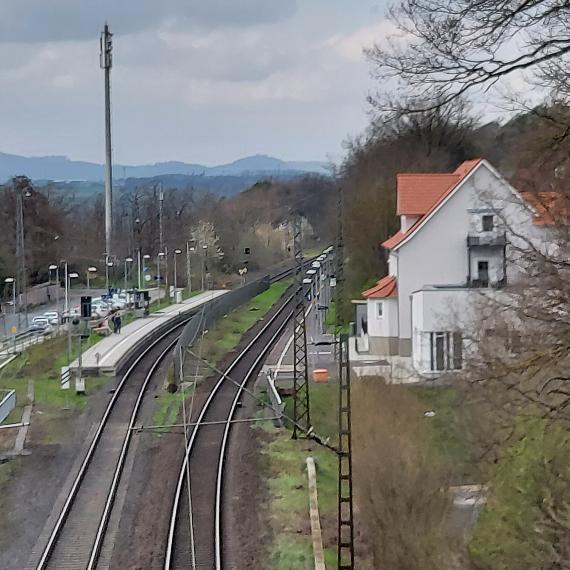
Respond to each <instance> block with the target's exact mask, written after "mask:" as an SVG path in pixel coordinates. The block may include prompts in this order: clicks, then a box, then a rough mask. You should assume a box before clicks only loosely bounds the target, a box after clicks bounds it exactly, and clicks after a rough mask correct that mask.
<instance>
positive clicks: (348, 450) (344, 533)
mask: <svg viewBox="0 0 570 570" xmlns="http://www.w3.org/2000/svg"><path fill="white" fill-rule="evenodd" d="M339 342H340V344H339V409H338V542H337V561H338V570H354V512H353V501H352V422H351V412H350V361H349V355H348V335H347V334H346V333H342V334H341V335H340V340H339Z"/></svg>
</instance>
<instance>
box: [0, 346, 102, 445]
mask: <svg viewBox="0 0 570 570" xmlns="http://www.w3.org/2000/svg"><path fill="white" fill-rule="evenodd" d="M98 340H99V338H98V337H96V336H95V335H92V337H91V338H90V339H89V340H84V341H83V350H86V349H87V347H88V346H91V345H93V344H95V343H96V342H97V341H98ZM73 341H74V343H73V351H72V360H73V359H74V358H76V357H77V355H78V352H79V347H78V344H77V339H73ZM66 353H67V337H66V336H59V337H55V338H51V339H46V340H45V341H44V342H42V343H40V344H36V345H33V346H31V347H30V348H28V349H26V350H25V351H24V352H23V353H22V354H21V355H19V356H18V357H17V358H16V359H15V360H13V361H12V362H11V363H10V364H8V365H7V366H6V367H5V368H4V369H3V370H2V373H1V374H0V388H2V389H15V390H16V408H15V409H14V410H13V411H12V413H11V414H10V416H8V418H7V420H6V423H15V422H19V421H21V418H22V411H23V408H24V406H25V405H26V404H27V403H28V396H27V393H28V383H29V381H30V380H31V381H33V385H34V410H35V412H36V413H37V412H41V414H40V415H41V418H42V421H43V420H46V421H47V420H49V425H50V426H52V427H53V430H54V433H55V432H57V426H56V421H52V420H57V419H58V417H59V416H60V414H61V411H62V409H63V408H69V409H72V410H80V409H82V408H84V407H85V405H86V403H87V397H86V396H85V395H79V394H76V393H75V390H73V389H69V390H62V389H61V386H60V374H61V366H64V365H66V364H67V354H66ZM106 381H107V380H106V379H103V378H86V380H85V390H86V395H87V396H89V395H91V394H93V393H94V392H96V391H97V390H98V389H99V388H100V387H101V386H102V385H103V384H105V383H106ZM52 435H53V434H49V433H46V438H47V439H48V440H52V439H53V438H52ZM56 439H57V438H56Z"/></svg>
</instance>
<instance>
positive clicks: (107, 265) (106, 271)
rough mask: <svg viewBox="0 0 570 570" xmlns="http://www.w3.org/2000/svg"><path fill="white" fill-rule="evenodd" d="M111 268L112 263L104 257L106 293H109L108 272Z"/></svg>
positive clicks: (107, 257)
mask: <svg viewBox="0 0 570 570" xmlns="http://www.w3.org/2000/svg"><path fill="white" fill-rule="evenodd" d="M111 267H113V262H112V261H109V256H106V261H105V287H106V288H107V293H109V271H111Z"/></svg>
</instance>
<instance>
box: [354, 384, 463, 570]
mask: <svg viewBox="0 0 570 570" xmlns="http://www.w3.org/2000/svg"><path fill="white" fill-rule="evenodd" d="M428 422H429V420H428V419H427V418H425V417H424V408H423V406H422V404H421V403H420V402H419V401H418V399H417V398H416V397H415V396H414V394H413V393H412V392H410V390H409V389H408V388H406V387H403V386H395V385H386V384H385V383H384V382H383V381H382V380H380V379H377V378H365V379H362V380H358V381H355V382H354V383H353V434H354V435H353V437H354V439H353V441H354V478H355V499H356V506H357V512H358V515H357V525H358V527H357V528H358V534H359V544H360V545H361V547H362V548H367V549H368V550H369V552H366V553H363V552H362V551H361V553H360V554H364V557H365V558H367V559H368V560H369V561H371V562H372V566H370V567H371V568H389V569H390V570H410V569H412V568H413V569H421V570H444V569H449V568H453V567H455V566H454V562H452V559H454V558H455V552H456V551H457V546H458V542H457V541H455V540H453V537H451V536H450V532H449V530H448V524H447V523H448V514H449V509H450V508H451V505H452V502H451V497H450V496H449V493H447V492H446V489H447V488H448V482H449V473H448V471H447V469H446V468H445V467H443V461H441V459H440V458H439V457H438V455H437V452H436V450H435V447H434V445H433V441H432V436H431V428H430V424H429V423H428ZM364 567H365V566H364V563H363V562H362V561H361V563H360V565H359V568H364Z"/></svg>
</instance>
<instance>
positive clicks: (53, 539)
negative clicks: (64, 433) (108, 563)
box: [37, 322, 185, 570]
mask: <svg viewBox="0 0 570 570" xmlns="http://www.w3.org/2000/svg"><path fill="white" fill-rule="evenodd" d="M184 324H185V322H183V323H180V324H178V325H175V327H174V330H176V329H177V328H180V327H182V326H183V325H184ZM172 332H173V329H170V330H169V331H167V332H165V333H163V334H162V335H161V336H159V337H158V338H156V339H155V340H153V341H152V342H151V343H150V344H149V345H148V346H147V347H146V348H145V350H143V351H142V352H141V354H139V355H138V356H137V358H136V359H135V360H134V362H133V363H132V364H131V366H130V367H129V369H128V370H127V371H126V373H125V374H124V375H123V377H122V379H121V381H120V382H119V384H118V386H117V388H116V389H115V391H114V393H113V396H112V397H111V399H110V401H109V403H108V404H107V407H106V408H105V412H104V414H103V417H102V419H101V421H100V423H99V426H98V428H97V431H96V432H95V435H94V436H93V439H92V441H91V443H90V445H89V448H88V450H87V453H86V455H85V458H84V459H83V461H82V463H81V466H80V468H79V471H78V474H77V476H76V477H75V479H74V481H73V484H72V486H71V489H70V491H69V493H68V495H67V498H66V500H65V503H64V505H63V508H62V510H61V512H60V513H59V516H58V518H57V520H56V523H55V525H54V528H53V530H52V531H51V533H50V535H49V538H48V541H47V544H46V546H45V548H44V549H43V552H42V555H41V557H40V560H39V562H38V564H37V570H44V569H45V568H47V567H48V564H49V562H50V559H51V557H52V554H53V552H54V549H55V546H56V544H57V541H58V539H59V537H60V535H61V533H62V531H63V528H64V526H65V523H66V520H67V518H68V516H69V514H70V512H71V509H72V507H73V504H74V501H75V500H76V498H77V496H78V494H79V491H80V487H81V484H82V482H83V480H84V478H85V475H86V473H87V471H88V469H89V467H90V465H91V462H92V460H93V457H94V454H95V451H96V449H97V446H98V444H99V442H100V440H101V438H102V434H103V432H104V430H105V427H106V426H107V422H108V420H109V417H110V415H111V412H112V411H113V409H114V408H115V405H116V403H117V401H118V399H119V397H120V396H121V394H122V392H123V388H124V386H125V385H126V383H127V381H128V379H129V378H130V375H131V374H132V373H133V371H134V370H135V368H136V367H137V365H138V364H139V363H140V362H141V360H142V359H143V358H144V357H145V356H146V355H147V354H148V353H149V352H150V351H151V350H152V349H153V348H154V347H156V346H157V345H158V344H159V343H160V342H161V341H162V340H163V339H164V338H165V337H166V336H168V335H170V334H172ZM174 344H175V343H174V342H172V343H169V345H168V347H167V348H166V349H165V350H164V351H162V353H161V354H160V356H159V358H158V359H157V362H160V361H162V360H163V359H164V357H165V356H166V354H167V353H168V352H169V351H170V350H171V349H172V346H173V345H174ZM156 365H157V363H155V365H153V366H152V368H151V369H150V370H149V372H148V373H147V375H146V378H145V381H144V383H143V384H142V386H141V388H140V390H139V393H138V397H137V400H136V402H135V409H134V410H133V413H132V414H131V424H134V420H135V418H136V415H137V412H138V409H139V407H140V403H141V401H142V397H143V395H144V392H145V391H146V388H147V386H148V382H149V380H150V378H151V376H152V374H153V372H154V370H155V369H156ZM131 431H132V430H130V429H127V430H126V434H125V440H124V443H123V446H122V450H121V454H120V457H119V460H118V461H117V464H116V467H115V473H114V476H113V480H112V486H111V487H110V488H109V490H108V493H107V499H106V503H105V508H104V511H103V514H102V516H101V519H100V523H99V527H98V529H97V533H96V539H95V541H94V543H93V547H92V548H91V550H90V554H89V566H88V567H89V568H93V567H94V563H95V562H96V558H97V555H98V552H99V549H100V546H101V536H102V534H103V533H104V530H103V531H101V529H102V528H103V529H104V527H106V525H107V522H108V517H109V514H110V508H109V505H110V504H111V503H112V501H113V498H114V493H115V492H116V483H117V480H118V478H119V477H120V473H121V471H122V468H123V465H124V455H125V453H126V449H127V448H128V444H129V441H130V436H131ZM95 549H97V552H96V553H95Z"/></svg>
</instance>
